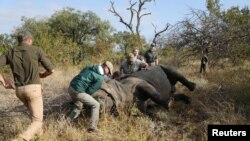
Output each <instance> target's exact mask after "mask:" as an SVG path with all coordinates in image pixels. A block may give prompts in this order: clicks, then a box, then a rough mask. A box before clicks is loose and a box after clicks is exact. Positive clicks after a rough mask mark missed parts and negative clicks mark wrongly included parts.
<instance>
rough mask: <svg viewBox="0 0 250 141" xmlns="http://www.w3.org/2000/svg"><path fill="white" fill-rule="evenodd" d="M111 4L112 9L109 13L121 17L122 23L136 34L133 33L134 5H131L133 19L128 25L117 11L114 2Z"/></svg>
mask: <svg viewBox="0 0 250 141" xmlns="http://www.w3.org/2000/svg"><path fill="white" fill-rule="evenodd" d="M110 3H111V8H110V9H109V11H110V12H111V13H113V14H114V15H115V16H117V17H119V18H120V22H121V23H123V24H124V25H125V26H126V27H127V28H128V29H129V30H130V31H131V32H132V33H134V31H133V27H132V18H133V11H132V7H133V6H134V5H135V3H134V4H131V6H130V8H129V9H131V19H130V23H127V22H125V21H124V20H123V18H122V16H121V15H120V14H119V13H118V12H117V11H116V10H115V7H114V2H112V1H110Z"/></svg>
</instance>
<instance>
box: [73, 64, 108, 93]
mask: <svg viewBox="0 0 250 141" xmlns="http://www.w3.org/2000/svg"><path fill="white" fill-rule="evenodd" d="M99 67H100V65H89V66H87V67H86V68H84V69H83V70H82V71H81V72H80V73H79V74H78V75H77V76H75V77H74V78H73V79H72V80H71V82H70V86H71V87H72V88H73V89H74V90H75V91H77V92H79V93H88V94H93V93H94V92H96V91H97V90H98V89H99V88H100V87H101V85H102V82H103V81H104V75H103V74H101V72H100V71H99Z"/></svg>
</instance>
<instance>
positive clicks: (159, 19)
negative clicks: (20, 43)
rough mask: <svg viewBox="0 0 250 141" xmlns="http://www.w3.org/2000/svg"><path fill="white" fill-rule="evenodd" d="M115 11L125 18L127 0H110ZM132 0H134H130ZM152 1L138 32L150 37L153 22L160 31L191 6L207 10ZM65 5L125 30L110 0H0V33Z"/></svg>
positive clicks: (183, 0)
mask: <svg viewBox="0 0 250 141" xmlns="http://www.w3.org/2000/svg"><path fill="white" fill-rule="evenodd" d="M113 1H114V3H115V8H116V10H117V11H118V12H119V13H120V14H121V15H122V17H124V19H125V21H128V17H129V12H128V11H127V10H126V8H128V7H129V0H113ZM132 1H135V0H132ZM155 1H156V2H155V3H153V2H152V3H148V4H147V5H146V6H145V8H146V9H145V10H144V12H151V15H148V16H145V17H143V19H142V24H141V35H143V36H144V37H146V39H148V40H150V39H152V38H153V35H154V28H153V26H152V24H154V25H156V26H157V30H161V29H163V28H164V27H165V25H166V24H167V23H169V24H170V25H173V24H175V23H177V22H178V21H181V20H183V19H184V17H187V15H188V14H190V13H191V12H190V11H191V9H199V10H206V0H155ZM220 4H221V9H222V10H225V9H228V8H230V7H232V6H239V7H240V8H243V7H245V6H248V7H250V0H220ZM65 7H70V8H74V9H76V10H80V11H82V12H87V11H88V10H90V11H92V12H94V13H96V14H97V16H99V17H100V18H101V19H102V20H108V21H109V22H110V24H111V26H113V27H114V28H115V29H116V30H117V31H124V30H127V29H126V27H125V26H124V25H123V24H122V23H120V22H119V19H118V17H115V16H114V15H113V14H112V13H110V12H109V11H108V9H109V8H110V0H0V34H4V33H7V34H10V33H12V32H13V31H14V30H15V28H16V27H19V26H21V24H22V22H21V17H22V16H25V17H27V18H34V17H38V18H49V17H50V16H51V15H52V14H54V13H55V12H56V11H59V10H62V9H63V8H65Z"/></svg>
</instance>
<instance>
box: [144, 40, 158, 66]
mask: <svg viewBox="0 0 250 141" xmlns="http://www.w3.org/2000/svg"><path fill="white" fill-rule="evenodd" d="M144 57H145V59H146V62H147V63H148V65H149V66H155V65H158V54H157V51H156V46H155V44H154V43H152V44H151V45H150V49H149V50H147V51H146V52H145V54H144Z"/></svg>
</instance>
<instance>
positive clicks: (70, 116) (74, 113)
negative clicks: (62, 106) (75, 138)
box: [67, 109, 80, 121]
mask: <svg viewBox="0 0 250 141" xmlns="http://www.w3.org/2000/svg"><path fill="white" fill-rule="evenodd" d="M79 115H80V110H77V109H74V110H73V111H71V112H70V113H69V114H68V115H67V120H69V121H72V120H74V119H76V118H77V117H78V116H79Z"/></svg>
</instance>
